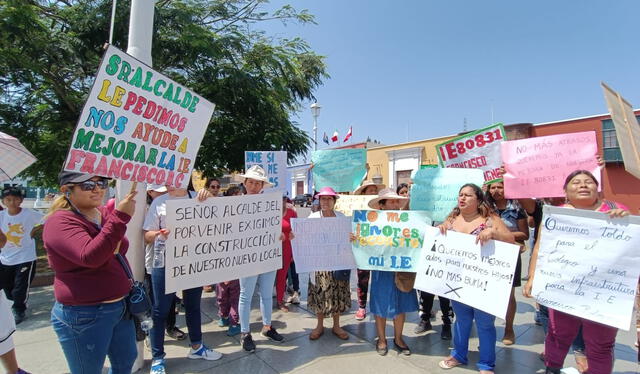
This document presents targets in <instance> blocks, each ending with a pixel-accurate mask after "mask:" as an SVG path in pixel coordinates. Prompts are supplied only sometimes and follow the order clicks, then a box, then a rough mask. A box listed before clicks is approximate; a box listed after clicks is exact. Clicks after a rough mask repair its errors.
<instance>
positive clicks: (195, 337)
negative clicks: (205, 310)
mask: <svg viewBox="0 0 640 374" xmlns="http://www.w3.org/2000/svg"><path fill="white" fill-rule="evenodd" d="M151 284H152V285H153V328H152V329H151V332H150V334H149V337H150V340H151V355H152V356H153V358H154V359H158V358H164V356H165V353H164V329H165V324H166V321H167V316H168V315H169V313H173V311H170V309H171V304H172V303H173V300H174V299H175V297H176V294H175V292H173V293H170V294H167V295H165V293H164V292H165V288H164V268H156V269H153V271H152V272H151ZM182 295H183V299H182V302H183V304H184V309H185V316H186V320H187V329H188V330H189V340H191V344H192V345H199V344H202V326H201V323H202V316H201V315H200V299H201V297H202V287H197V288H191V289H188V290H184V291H182Z"/></svg>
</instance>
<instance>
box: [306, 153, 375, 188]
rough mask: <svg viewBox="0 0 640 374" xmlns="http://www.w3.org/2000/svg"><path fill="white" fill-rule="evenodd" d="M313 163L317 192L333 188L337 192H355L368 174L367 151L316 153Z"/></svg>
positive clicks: (313, 156) (312, 156)
mask: <svg viewBox="0 0 640 374" xmlns="http://www.w3.org/2000/svg"><path fill="white" fill-rule="evenodd" d="M311 162H312V163H313V169H312V172H313V183H314V184H315V189H316V190H317V191H319V190H320V189H321V188H322V187H331V188H333V189H334V190H335V191H337V192H347V191H353V190H355V189H356V188H358V186H360V182H362V180H363V179H364V177H365V175H366V174H367V169H366V163H367V150H366V149H336V150H323V151H314V152H313V154H312V155H311Z"/></svg>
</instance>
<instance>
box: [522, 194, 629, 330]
mask: <svg viewBox="0 0 640 374" xmlns="http://www.w3.org/2000/svg"><path fill="white" fill-rule="evenodd" d="M543 212H544V213H543V218H542V224H541V225H540V249H539V252H538V262H537V263H536V272H535V276H534V281H533V290H532V292H531V293H532V295H533V297H535V298H536V300H537V301H538V303H540V304H542V305H545V306H547V307H549V308H553V309H556V310H559V311H561V312H564V313H567V314H571V315H575V316H578V317H582V318H586V319H589V320H592V321H595V322H599V323H602V324H605V325H608V326H613V327H617V328H619V329H623V330H629V326H630V324H631V316H632V312H633V304H634V300H635V294H636V286H637V284H638V276H639V275H640V251H638V242H639V240H640V217H637V216H630V217H625V218H618V219H609V218H608V215H606V214H605V213H599V212H594V211H591V210H584V209H569V208H558V207H552V206H545V207H544V211H543Z"/></svg>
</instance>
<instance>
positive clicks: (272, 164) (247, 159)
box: [244, 151, 287, 191]
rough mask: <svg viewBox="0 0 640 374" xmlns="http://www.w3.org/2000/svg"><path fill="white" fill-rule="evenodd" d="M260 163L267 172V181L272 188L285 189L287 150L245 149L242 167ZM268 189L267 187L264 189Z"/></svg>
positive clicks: (247, 167)
mask: <svg viewBox="0 0 640 374" xmlns="http://www.w3.org/2000/svg"><path fill="white" fill-rule="evenodd" d="M253 165H260V167H261V168H263V169H264V171H266V172H267V176H268V178H269V183H272V184H273V187H272V188H273V189H274V190H279V191H282V190H286V189H287V185H286V184H287V152H285V151H245V152H244V168H245V170H248V169H249V168H250V167H252V166H253ZM265 191H269V189H265Z"/></svg>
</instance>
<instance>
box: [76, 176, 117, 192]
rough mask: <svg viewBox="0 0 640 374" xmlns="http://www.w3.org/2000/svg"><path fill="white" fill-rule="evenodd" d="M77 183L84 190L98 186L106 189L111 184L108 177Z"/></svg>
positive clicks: (91, 189)
mask: <svg viewBox="0 0 640 374" xmlns="http://www.w3.org/2000/svg"><path fill="white" fill-rule="evenodd" d="M75 185H76V186H79V187H80V189H81V190H82V191H93V190H94V189H95V188H96V186H98V187H99V188H100V189H101V190H104V189H106V188H107V187H108V186H109V181H107V180H106V179H100V180H99V181H92V180H88V181H86V182H82V183H76V184H75Z"/></svg>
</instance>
